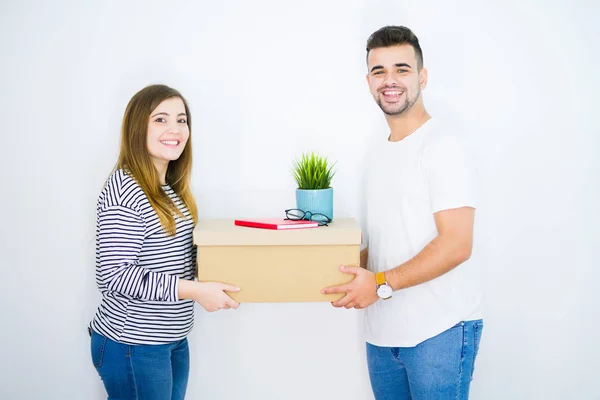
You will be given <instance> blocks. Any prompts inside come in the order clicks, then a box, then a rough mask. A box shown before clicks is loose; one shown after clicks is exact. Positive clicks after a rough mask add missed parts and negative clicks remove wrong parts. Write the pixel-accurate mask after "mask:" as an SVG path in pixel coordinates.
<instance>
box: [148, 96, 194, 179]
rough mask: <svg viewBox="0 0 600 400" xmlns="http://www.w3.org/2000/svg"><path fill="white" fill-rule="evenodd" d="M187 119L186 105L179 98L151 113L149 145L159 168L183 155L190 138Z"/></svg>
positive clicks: (164, 102)
mask: <svg viewBox="0 0 600 400" xmlns="http://www.w3.org/2000/svg"><path fill="white" fill-rule="evenodd" d="M187 118H188V116H187V115H186V113H185V105H184V104H183V100H181V98H179V97H171V98H170V99H167V100H165V101H163V102H162V103H160V104H159V105H158V107H156V108H155V109H154V110H153V111H152V112H151V113H150V119H149V121H148V135H147V145H148V152H149V153H150V158H151V159H152V162H153V163H154V165H156V166H157V167H159V166H162V167H164V165H165V164H166V165H168V164H169V161H174V160H177V159H178V158H179V157H180V156H181V153H183V149H184V148H185V145H186V143H187V141H188V138H189V137H190V128H189V127H188V123H187ZM160 169H162V168H160ZM160 169H159V170H160Z"/></svg>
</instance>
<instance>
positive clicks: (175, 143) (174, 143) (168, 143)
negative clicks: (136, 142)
mask: <svg viewBox="0 0 600 400" xmlns="http://www.w3.org/2000/svg"><path fill="white" fill-rule="evenodd" d="M160 142H161V143H162V144H164V145H165V146H178V145H179V140H161V141H160Z"/></svg>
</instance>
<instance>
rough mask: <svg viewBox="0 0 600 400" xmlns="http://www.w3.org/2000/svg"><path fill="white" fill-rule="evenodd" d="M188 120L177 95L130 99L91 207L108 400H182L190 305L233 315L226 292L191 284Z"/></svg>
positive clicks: (193, 215) (147, 92)
mask: <svg viewBox="0 0 600 400" xmlns="http://www.w3.org/2000/svg"><path fill="white" fill-rule="evenodd" d="M191 168H192V142H191V116H190V110H189V108H188V105H187V103H186V101H185V99H184V98H183V97H182V96H181V94H180V93H179V92H178V91H176V90H174V89H172V88H169V87H167V86H164V85H153V86H148V87H146V88H144V89H142V90H141V91H140V92H138V93H137V94H136V95H135V96H133V98H132V99H131V100H130V102H129V104H128V105H127V109H126V110H125V116H124V118H123V126H122V129H121V152H120V155H119V160H118V162H117V166H116V169H115V171H114V172H113V173H112V175H111V176H110V177H109V178H108V181H107V182H106V186H105V187H104V189H103V191H102V193H101V194H100V197H99V199H98V208H97V228H96V282H97V284H98V288H99V289H100V292H101V293H102V302H101V304H100V306H99V307H98V311H97V313H96V315H95V317H94V319H93V321H92V322H91V324H90V328H91V335H92V340H91V350H92V359H93V362H94V366H95V367H96V370H97V371H98V374H99V375H100V377H101V378H102V381H103V382H104V387H105V388H106V391H107V393H108V398H109V399H113V398H115V399H116V398H118V399H138V398H139V399H150V400H153V399H160V400H165V399H172V400H175V399H183V398H184V396H185V391H186V387H187V381H188V372H189V350H188V344H187V339H186V336H187V334H188V333H189V332H190V330H191V329H192V325H193V322H194V301H197V302H198V303H199V304H200V305H201V306H202V307H204V309H206V310H207V311H216V310H219V309H223V308H237V307H238V303H236V302H235V301H233V300H232V299H231V298H230V297H229V296H228V295H227V294H226V293H225V291H237V290H239V288H236V287H234V286H231V285H227V284H221V283H216V282H196V281H194V275H195V261H196V255H195V250H194V247H193V241H192V230H193V228H194V225H195V223H196V222H197V219H198V215H197V208H196V203H195V201H194V197H193V195H192V192H191V190H190V171H191Z"/></svg>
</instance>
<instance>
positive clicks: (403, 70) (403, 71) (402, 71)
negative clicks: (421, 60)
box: [398, 69, 408, 74]
mask: <svg viewBox="0 0 600 400" xmlns="http://www.w3.org/2000/svg"><path fill="white" fill-rule="evenodd" d="M398 72H400V73H401V74H403V73H405V72H408V70H407V69H399V70H398Z"/></svg>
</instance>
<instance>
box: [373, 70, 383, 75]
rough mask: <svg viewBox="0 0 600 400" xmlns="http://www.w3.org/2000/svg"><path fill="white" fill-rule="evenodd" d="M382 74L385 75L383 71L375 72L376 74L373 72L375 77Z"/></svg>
mask: <svg viewBox="0 0 600 400" xmlns="http://www.w3.org/2000/svg"><path fill="white" fill-rule="evenodd" d="M381 74H383V71H375V72H373V75H381Z"/></svg>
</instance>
